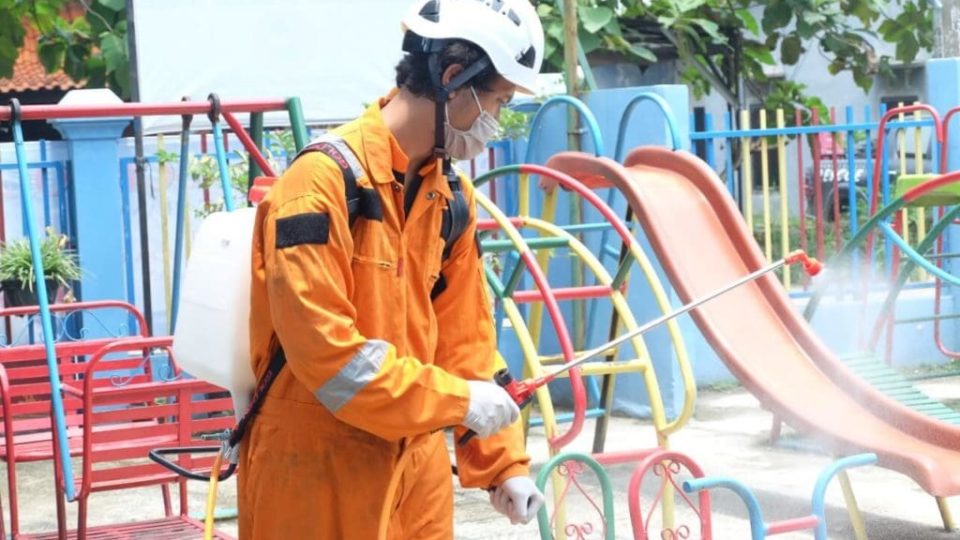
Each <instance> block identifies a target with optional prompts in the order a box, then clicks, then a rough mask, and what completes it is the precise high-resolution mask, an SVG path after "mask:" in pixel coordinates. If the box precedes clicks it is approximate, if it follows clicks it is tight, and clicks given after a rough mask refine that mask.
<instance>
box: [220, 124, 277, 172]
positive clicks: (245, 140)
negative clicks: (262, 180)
mask: <svg viewBox="0 0 960 540" xmlns="http://www.w3.org/2000/svg"><path fill="white" fill-rule="evenodd" d="M222 115H223V119H224V120H226V121H227V124H229V125H230V129H232V130H233V133H234V134H235V135H236V136H237V138H238V139H240V144H242V145H243V147H244V148H246V149H247V152H248V153H249V154H250V158H251V159H253V160H254V161H256V162H257V165H258V166H259V167H260V170H261V171H263V174H264V175H266V176H276V175H277V173H275V172H273V168H272V167H270V164H269V163H267V160H266V158H264V157H263V154H261V153H260V149H259V148H257V145H256V144H254V142H253V139H251V138H250V135H249V134H248V133H247V130H246V129H244V128H243V126H242V125H241V124H240V122H239V121H238V120H237V117H236V116H234V115H233V113H228V112H225V113H222Z"/></svg>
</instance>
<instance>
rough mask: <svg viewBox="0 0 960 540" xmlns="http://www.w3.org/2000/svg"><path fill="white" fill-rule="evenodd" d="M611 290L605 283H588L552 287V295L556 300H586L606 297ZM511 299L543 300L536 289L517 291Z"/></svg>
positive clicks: (523, 300) (527, 302)
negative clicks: (557, 287)
mask: <svg viewBox="0 0 960 540" xmlns="http://www.w3.org/2000/svg"><path fill="white" fill-rule="evenodd" d="M612 292H613V289H611V288H610V287H609V286H607V285H588V286H583V287H567V288H561V289H553V296H554V298H556V299H557V300H586V299H589V298H606V297H608V296H610V294H611V293H612ZM513 299H514V301H516V302H518V303H521V304H529V303H531V302H539V301H541V300H543V293H542V292H540V291H538V290H530V291H517V292H515V293H513Z"/></svg>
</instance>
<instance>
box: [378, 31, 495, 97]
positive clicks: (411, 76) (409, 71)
mask: <svg viewBox="0 0 960 540" xmlns="http://www.w3.org/2000/svg"><path fill="white" fill-rule="evenodd" d="M486 55H487V54H486V53H485V52H483V50H482V49H480V47H477V46H476V45H474V44H473V43H471V42H469V41H466V40H463V39H452V40H450V41H449V42H448V43H447V44H446V45H445V46H444V47H443V50H442V51H441V52H440V71H441V73H442V72H444V71H446V70H447V68H448V67H450V66H452V65H454V64H460V65H461V66H463V67H464V68H467V67H469V66H471V65H472V64H473V63H474V62H476V61H477V60H480V59H482V58H485V57H486ZM429 56H430V55H429V54H427V53H406V54H405V55H404V56H403V58H402V59H401V60H400V62H399V63H398V64H397V68H396V71H397V86H399V87H401V88H406V89H407V90H409V91H410V92H411V93H413V95H415V96H418V97H428V98H431V99H432V98H433V97H434V88H433V80H432V79H431V78H430V68H429V66H428V64H427V59H428V58H429ZM497 76H498V74H497V70H496V68H495V67H493V64H492V63H491V64H490V65H488V66H487V67H485V68H484V69H483V70H482V71H480V73H477V74H476V75H474V76H473V77H471V78H470V80H468V81H467V82H466V83H465V84H464V86H473V87H474V88H476V89H477V90H480V91H486V92H489V91H490V90H491V89H492V88H493V82H494V81H495V80H496V78H497Z"/></svg>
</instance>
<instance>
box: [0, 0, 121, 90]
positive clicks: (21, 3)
mask: <svg viewBox="0 0 960 540" xmlns="http://www.w3.org/2000/svg"><path fill="white" fill-rule="evenodd" d="M78 3H79V4H80V5H81V6H82V7H83V8H84V12H83V14H82V15H80V16H78V17H68V16H65V14H66V13H68V10H67V8H68V7H69V6H71V5H76V4H78ZM28 26H32V27H33V28H35V29H36V30H37V33H38V34H39V36H40V37H39V41H38V49H37V52H38V55H39V57H40V61H41V63H42V64H43V67H44V69H46V70H47V72H48V73H52V72H55V71H57V70H60V69H62V70H63V71H64V72H65V73H66V74H67V75H69V76H70V78H72V79H74V80H77V81H83V82H85V84H86V85H87V86H91V87H108V88H110V89H112V90H113V91H114V92H116V93H117V95H119V96H120V97H121V98H123V99H129V97H130V69H129V58H130V54H129V51H128V48H127V15H126V3H125V1H124V0H79V1H75V0H73V1H72V0H0V77H11V76H12V75H13V65H14V62H15V61H16V59H17V56H18V55H19V52H20V49H21V48H22V47H23V43H24V36H25V35H26V29H27V27H28Z"/></svg>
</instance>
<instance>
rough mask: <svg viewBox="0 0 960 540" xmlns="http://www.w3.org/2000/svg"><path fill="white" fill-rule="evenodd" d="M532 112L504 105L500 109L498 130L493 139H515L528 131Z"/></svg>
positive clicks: (522, 136)
mask: <svg viewBox="0 0 960 540" xmlns="http://www.w3.org/2000/svg"><path fill="white" fill-rule="evenodd" d="M532 116H533V113H523V112H519V111H515V110H513V109H510V108H507V107H504V108H503V109H501V110H500V132H499V133H497V136H496V137H495V139H494V140H498V141H499V140H508V139H509V140H516V139H522V138H524V137H526V136H527V135H528V134H529V133H530V120H531V119H532Z"/></svg>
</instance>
